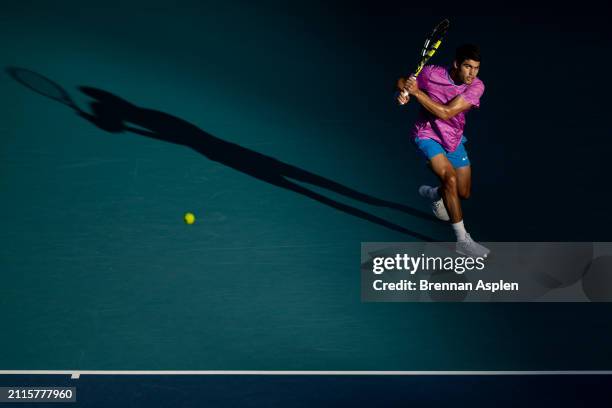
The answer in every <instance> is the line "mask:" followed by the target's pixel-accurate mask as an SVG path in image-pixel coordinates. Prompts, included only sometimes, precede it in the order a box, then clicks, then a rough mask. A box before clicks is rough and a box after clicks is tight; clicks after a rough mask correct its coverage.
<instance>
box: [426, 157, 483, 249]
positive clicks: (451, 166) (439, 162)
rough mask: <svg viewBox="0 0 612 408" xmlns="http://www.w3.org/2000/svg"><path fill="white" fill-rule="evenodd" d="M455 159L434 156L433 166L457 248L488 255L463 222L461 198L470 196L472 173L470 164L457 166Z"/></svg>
mask: <svg viewBox="0 0 612 408" xmlns="http://www.w3.org/2000/svg"><path fill="white" fill-rule="evenodd" d="M455 159H456V158H452V157H451V158H450V160H449V157H446V156H445V155H442V154H440V155H438V156H436V157H433V158H432V160H431V168H432V170H433V171H434V173H435V174H436V175H437V176H438V178H440V181H441V182H442V186H441V188H440V190H441V195H442V197H443V199H444V204H445V206H446V208H447V210H448V213H449V216H450V219H451V223H452V227H453V231H455V235H456V237H457V248H456V250H457V252H459V253H460V254H462V255H467V256H474V257H487V255H488V254H489V250H488V249H487V248H486V247H484V246H482V245H480V244H479V243H477V242H474V240H472V237H471V236H470V234H468V232H467V231H466V229H465V225H464V224H463V213H462V210H461V198H467V197H469V194H470V188H471V180H472V173H471V168H470V166H469V164H468V165H463V164H461V165H459V167H457V165H458V163H457V161H456V160H455ZM462 161H463V160H462Z"/></svg>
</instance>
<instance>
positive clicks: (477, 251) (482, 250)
mask: <svg viewBox="0 0 612 408" xmlns="http://www.w3.org/2000/svg"><path fill="white" fill-rule="evenodd" d="M455 250H456V251H457V253H459V254H461V255H465V256H471V257H475V258H478V257H480V258H486V257H487V256H488V255H489V253H490V252H491V251H490V250H489V249H488V248H486V247H484V246H482V245H480V244H479V243H478V242H475V241H474V240H473V239H472V237H470V234H465V239H463V240H461V241H457V246H456V247H455Z"/></svg>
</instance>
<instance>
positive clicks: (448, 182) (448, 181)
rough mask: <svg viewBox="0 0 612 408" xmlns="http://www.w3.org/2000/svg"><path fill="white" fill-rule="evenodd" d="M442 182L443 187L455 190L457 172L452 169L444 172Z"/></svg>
mask: <svg viewBox="0 0 612 408" xmlns="http://www.w3.org/2000/svg"><path fill="white" fill-rule="evenodd" d="M442 184H444V188H445V189H448V190H451V191H457V174H456V173H455V172H454V171H448V172H446V173H445V174H444V177H443V178H442Z"/></svg>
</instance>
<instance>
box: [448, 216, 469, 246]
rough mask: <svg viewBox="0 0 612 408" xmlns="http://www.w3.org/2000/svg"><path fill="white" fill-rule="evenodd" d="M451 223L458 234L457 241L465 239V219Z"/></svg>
mask: <svg viewBox="0 0 612 408" xmlns="http://www.w3.org/2000/svg"><path fill="white" fill-rule="evenodd" d="M451 225H452V226H453V230H454V231H455V235H456V236H457V241H463V240H465V236H466V235H467V231H466V230H465V226H464V225H463V220H461V221H459V222H457V223H455V224H451Z"/></svg>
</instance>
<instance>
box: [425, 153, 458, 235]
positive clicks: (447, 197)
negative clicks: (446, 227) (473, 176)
mask: <svg viewBox="0 0 612 408" xmlns="http://www.w3.org/2000/svg"><path fill="white" fill-rule="evenodd" d="M429 162H430V166H431V170H432V171H433V172H434V174H435V175H436V176H438V178H439V179H440V187H439V188H438V194H440V196H441V197H442V200H443V201H444V206H445V207H446V210H447V211H448V215H449V217H450V222H451V223H453V224H455V223H458V222H460V221H461V220H462V219H463V213H462V211H461V201H460V199H459V190H458V182H457V172H456V171H455V168H454V167H453V165H452V164H451V162H450V161H449V160H448V158H447V157H446V156H445V155H444V154H442V153H440V154H438V155H436V156H434V157H432V158H431V160H430V161H429Z"/></svg>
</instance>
